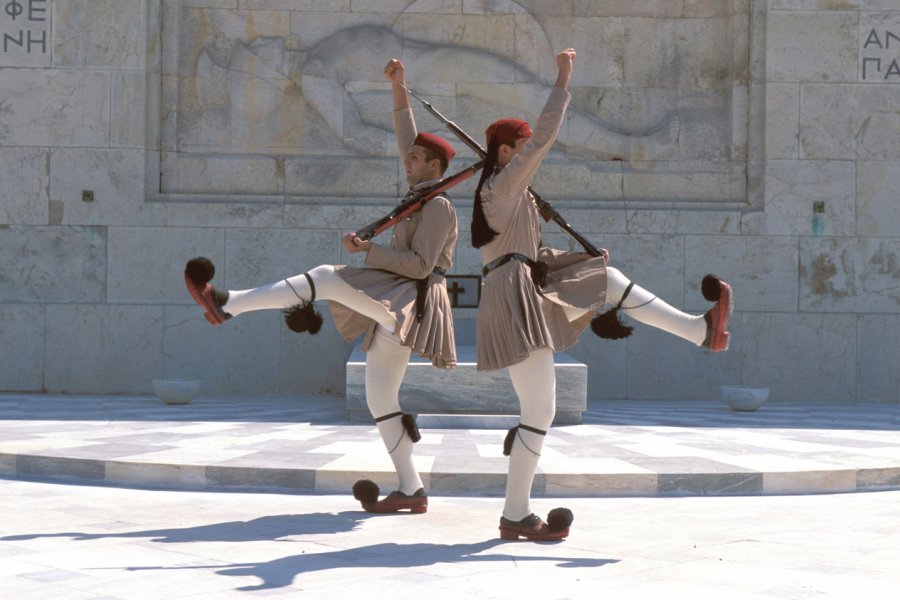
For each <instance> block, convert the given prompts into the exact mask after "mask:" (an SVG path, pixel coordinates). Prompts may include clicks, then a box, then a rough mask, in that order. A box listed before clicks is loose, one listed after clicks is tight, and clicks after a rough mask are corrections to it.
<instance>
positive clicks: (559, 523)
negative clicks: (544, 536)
mask: <svg viewBox="0 0 900 600" xmlns="http://www.w3.org/2000/svg"><path fill="white" fill-rule="evenodd" d="M574 520H575V515H573V514H572V511H571V510H569V509H568V508H554V509H553V510H551V511H550V512H549V513H547V527H549V528H550V531H563V530H566V529H568V528H569V525H571V524H572V521H574Z"/></svg>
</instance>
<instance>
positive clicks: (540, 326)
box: [472, 49, 732, 540]
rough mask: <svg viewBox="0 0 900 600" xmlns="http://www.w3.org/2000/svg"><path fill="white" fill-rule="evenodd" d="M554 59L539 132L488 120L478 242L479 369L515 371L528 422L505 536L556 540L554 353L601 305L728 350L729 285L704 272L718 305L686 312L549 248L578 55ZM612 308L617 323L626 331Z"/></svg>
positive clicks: (515, 440) (510, 482)
mask: <svg viewBox="0 0 900 600" xmlns="http://www.w3.org/2000/svg"><path fill="white" fill-rule="evenodd" d="M556 60H557V68H558V77H557V80H556V85H555V87H554V88H553V90H552V91H551V92H550V97H549V98H548V100H547V102H546V104H545V106H544V109H543V111H542V113H541V115H540V117H539V118H538V121H537V125H536V127H535V129H534V131H532V130H531V128H530V126H529V124H528V123H526V122H525V121H521V120H518V119H501V120H499V121H496V122H494V123H492V124H491V125H490V126H489V127H488V129H487V131H486V136H487V144H488V149H487V157H486V161H485V165H484V169H483V171H482V175H481V179H480V181H479V183H478V186H477V188H476V192H475V202H474V206H473V217H472V243H473V245H474V246H475V247H476V248H480V249H481V251H482V262H483V271H482V273H483V275H484V285H483V289H482V295H481V302H480V305H479V310H478V317H477V333H476V344H477V363H478V369H479V370H486V371H489V370H495V369H502V368H506V369H508V371H509V375H510V379H511V380H512V384H513V387H514V389H515V391H516V394H517V396H518V398H519V403H520V407H521V414H520V421H519V425H518V426H517V427H514V428H513V429H511V430H510V431H509V434H508V435H507V437H506V442H505V444H504V446H505V447H504V453H505V454H507V455H509V456H510V460H509V474H508V478H507V487H506V500H505V504H504V507H503V514H502V516H501V518H500V535H501V537H502V538H504V539H519V538H526V539H529V540H557V539H562V538H564V537H566V536H567V535H568V533H569V526H570V524H571V522H572V519H573V516H572V513H571V511H569V510H568V509H565V508H557V509H554V510H552V511H550V513H549V515H548V519H547V522H546V523H545V522H544V520H543V519H541V518H540V517H539V516H537V515H535V514H534V513H532V511H531V507H530V495H531V486H532V482H533V479H534V473H535V470H536V469H537V464H538V459H539V458H540V454H541V449H542V447H543V444H544V436H545V434H546V432H547V430H548V429H549V427H550V424H551V423H552V421H553V417H554V415H555V412H556V375H555V370H554V364H553V352H556V351H561V350H564V349H566V348H568V347H569V346H572V345H573V344H575V343H576V342H577V340H578V336H579V335H580V334H581V332H582V331H583V330H584V329H585V328H586V327H587V326H588V325H589V324H591V321H592V318H593V314H594V312H595V311H596V310H598V309H601V308H603V307H604V306H605V304H606V303H610V304H614V305H615V306H616V309H621V310H625V311H628V314H629V315H631V316H632V317H634V318H635V319H637V320H638V321H641V322H643V323H646V324H649V325H652V326H654V327H657V328H660V329H663V330H665V331H668V332H670V333H673V334H675V335H677V336H680V337H682V338H684V339H686V340H688V341H690V342H692V343H694V344H696V345H698V346H703V347H705V348H707V349H709V350H712V351H722V350H726V349H727V348H728V337H729V333H728V321H729V318H730V315H731V310H732V300H731V288H730V287H729V286H728V284H726V283H725V282H724V281H722V280H721V279H719V278H718V277H715V276H711V275H708V276H706V277H705V278H704V281H703V286H702V291H703V294H704V296H705V297H706V298H707V299H708V300H711V301H715V302H716V304H715V306H714V307H713V308H712V309H711V310H710V311H709V312H707V313H706V314H705V315H698V316H694V315H688V314H685V313H683V312H681V311H679V310H677V309H675V308H674V307H672V306H670V305H669V304H666V303H665V302H663V301H662V300H661V299H659V298H657V297H656V296H654V295H652V294H650V293H649V292H647V291H646V290H644V289H643V288H640V287H638V286H635V285H634V284H633V283H632V282H630V281H629V280H628V279H627V278H626V277H625V276H624V275H623V274H622V273H621V272H620V271H618V270H617V269H614V268H612V267H608V266H607V260H608V253H607V252H606V251H603V255H602V256H598V257H592V256H591V255H589V254H586V253H575V252H562V251H559V250H553V249H550V248H546V247H542V246H541V216H540V213H539V211H538V207H537V206H536V204H535V200H534V197H533V195H532V194H531V192H530V191H529V190H528V184H529V182H530V180H531V179H532V177H533V176H534V173H535V171H536V170H537V168H538V166H539V165H540V163H541V161H542V160H543V158H544V156H545V155H546V154H547V152H548V151H549V150H550V147H551V146H552V145H553V142H554V140H555V139H556V135H557V132H558V130H559V128H560V125H561V123H562V119H563V116H564V114H565V110H566V107H567V105H568V103H569V100H570V95H569V93H568V83H569V78H570V76H571V74H572V69H573V63H574V60H575V52H574V51H573V50H572V49H569V50H566V51H563V52H560V53H559V54H558V55H557V59H556ZM611 314H612V315H613V321H614V322H613V323H612V326H613V328H617V327H618V328H621V327H623V326H622V325H621V324H620V323H619V322H618V319H617V318H615V316H614V315H615V313H614V312H612V313H611ZM598 333H600V332H598ZM618 333H619V334H620V335H621V334H622V332H621V331H620V332H618ZM600 335H603V334H602V333H600ZM607 337H612V336H607Z"/></svg>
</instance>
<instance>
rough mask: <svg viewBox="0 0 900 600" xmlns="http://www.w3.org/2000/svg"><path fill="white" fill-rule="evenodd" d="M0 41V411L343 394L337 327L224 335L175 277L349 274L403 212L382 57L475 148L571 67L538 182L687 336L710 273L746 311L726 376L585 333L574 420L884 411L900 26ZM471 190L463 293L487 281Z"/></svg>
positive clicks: (669, 9) (263, 318)
mask: <svg viewBox="0 0 900 600" xmlns="http://www.w3.org/2000/svg"><path fill="white" fill-rule="evenodd" d="M0 39H2V45H0V180H2V182H3V185H2V186H0V353H2V360H0V390H10V391H11V390H15V391H44V390H46V391H51V392H72V393H86V392H96V393H118V392H128V393H148V392H149V391H150V379H152V378H154V377H159V376H197V377H201V378H203V379H204V380H205V381H206V386H205V390H206V393H217V394H290V393H300V392H303V393H310V392H311V393H324V394H334V395H342V394H343V391H344V389H343V387H344V381H345V378H344V361H345V359H346V358H347V356H348V355H349V354H350V347H349V346H348V345H347V344H346V343H344V342H343V340H341V339H340V337H339V336H338V335H337V334H336V333H335V332H334V329H333V328H332V327H329V326H328V324H326V326H325V327H324V328H323V330H322V332H321V333H320V334H319V335H318V336H316V337H315V338H310V337H301V336H297V335H295V334H292V333H291V332H289V331H288V330H287V329H286V328H285V327H284V326H283V325H282V324H281V322H280V316H279V315H278V314H277V313H274V312H272V313H256V314H251V315H247V316H246V317H241V318H240V319H236V320H234V321H231V322H229V323H228V324H227V325H226V326H224V327H220V328H215V329H213V328H211V327H209V326H208V324H207V323H206V322H205V320H204V319H203V317H202V312H201V311H199V310H198V309H197V308H196V307H195V306H194V305H193V304H192V303H191V301H190V298H189V297H188V295H187V293H186V291H185V290H184V286H183V283H182V280H181V268H182V265H183V263H184V261H185V260H186V259H187V258H190V257H192V256H195V255H201V254H202V255H206V256H209V257H210V258H212V259H213V260H214V261H215V262H216V264H217V265H218V266H219V272H218V275H217V282H219V283H220V284H221V285H222V286H224V287H228V288H245V287H252V286H256V285H260V284H263V283H268V282H270V281H273V280H275V279H279V278H281V277H284V276H285V275H289V274H295V273H298V272H302V271H305V270H308V269H310V268H312V267H314V266H316V265H318V264H322V263H345V262H353V260H351V259H350V257H348V256H346V255H345V254H344V253H343V252H342V247H341V244H340V235H341V233H343V232H345V231H347V230H352V229H355V228H358V227H360V226H362V225H365V224H366V223H368V222H370V221H372V220H373V219H375V218H377V217H378V216H380V215H381V214H383V213H384V212H386V210H388V209H389V207H390V206H392V204H393V203H394V202H395V201H396V198H397V196H398V195H400V194H402V192H403V191H404V190H403V187H404V185H403V179H402V177H401V172H400V169H399V162H398V160H397V151H396V149H395V148H394V141H393V136H392V132H391V124H390V113H389V107H390V91H389V86H388V85H387V83H386V82H385V81H384V79H383V76H382V74H381V71H382V68H383V66H384V63H385V62H386V61H387V59H388V58H391V57H400V58H402V59H403V60H404V62H405V63H406V65H407V78H408V80H409V82H410V84H411V85H412V86H413V87H414V89H416V90H417V91H418V92H420V93H421V94H423V95H424V96H426V97H427V98H428V100H429V101H430V102H432V103H433V104H434V106H435V107H436V108H438V110H440V111H441V112H443V113H444V114H446V115H447V116H448V117H449V118H451V119H453V120H455V121H456V122H457V123H458V124H459V125H460V126H461V127H463V129H465V130H467V131H468V132H469V133H470V134H472V135H473V136H474V137H476V138H478V139H480V137H481V132H482V131H483V130H484V128H485V126H486V125H487V124H488V123H489V122H491V121H492V120H494V119H495V118H498V117H500V116H505V115H517V116H521V117H523V118H528V119H534V117H535V116H536V114H537V113H539V111H540V107H541V105H542V103H543V100H544V98H545V97H546V95H547V92H548V90H549V86H550V85H552V80H553V77H554V74H555V65H554V61H553V56H554V53H555V51H557V50H559V49H562V48H564V47H567V46H573V47H575V48H576V50H577V51H578V60H577V61H576V71H575V75H574V78H573V80H572V96H573V100H572V106H571V109H570V111H569V114H568V117H567V121H566V123H565V124H564V126H563V128H562V130H561V132H560V136H559V139H558V142H557V144H556V145H555V147H554V149H553V151H552V152H551V154H550V155H549V156H548V157H547V159H546V160H545V162H544V164H543V166H542V168H541V170H540V172H539V174H538V175H537V177H536V179H535V181H534V185H535V187H536V188H537V189H539V190H540V191H541V192H542V194H543V195H544V196H545V197H546V198H547V199H549V200H551V201H552V202H553V203H554V205H555V206H556V207H557V208H558V209H559V210H560V212H562V213H563V214H564V215H565V216H566V218H567V219H568V220H569V221H570V222H571V223H573V224H575V225H576V228H577V229H578V230H579V231H580V232H581V233H583V234H584V235H585V236H586V237H588V238H589V239H591V240H593V241H595V243H596V244H598V245H602V246H605V247H607V248H609V249H610V250H611V251H612V256H613V264H614V265H615V266H617V267H618V268H620V269H622V270H623V271H624V272H625V273H626V274H628V275H629V276H630V277H632V278H633V279H634V280H636V281H637V282H638V283H640V284H641V285H643V286H645V287H647V288H648V289H650V290H652V291H654V292H655V293H657V294H659V295H660V296H661V297H662V298H664V299H666V300H667V301H669V302H670V303H671V304H673V305H675V306H677V307H680V308H683V309H685V310H688V311H692V312H696V313H700V312H703V311H705V310H706V309H707V307H708V303H706V302H705V301H704V300H703V299H702V297H701V295H700V293H699V282H700V280H701V279H702V277H703V275H704V274H705V273H707V272H715V273H718V274H721V275H723V276H724V277H726V278H727V279H729V280H730V281H731V282H733V284H734V289H735V295H736V317H735V326H734V328H733V330H734V331H733V342H732V349H731V351H729V352H728V353H725V354H719V355H711V354H707V353H705V352H704V351H702V350H698V349H696V348H693V347H692V346H690V345H688V344H686V343H684V342H682V341H680V340H677V339H675V338H672V337H670V336H667V335H665V334H662V333H660V332H656V331H653V330H650V329H647V328H643V327H640V326H639V327H638V329H637V330H636V332H635V334H634V335H633V336H632V337H631V338H629V339H628V340H626V341H621V342H609V341H602V340H599V339H597V338H595V337H593V336H592V335H591V334H589V333H588V334H585V335H584V336H583V337H582V340H581V342H580V344H579V345H578V346H577V347H576V348H574V349H573V350H571V351H570V353H571V354H573V355H574V356H576V357H577V358H579V359H580V360H582V361H584V362H585V363H587V364H588V365H589V367H590V369H589V382H588V385H589V388H588V395H589V398H591V399H595V400H601V399H604V398H712V397H715V395H716V393H717V392H716V389H717V386H718V385H719V384H724V383H745V384H749V385H767V386H769V387H771V389H772V399H773V400H782V401H786V400H815V401H835V402H870V401H875V402H898V401H900V392H898V390H900V379H898V378H900V376H898V374H897V370H896V369H894V368H892V366H893V365H892V360H893V359H892V357H896V356H897V355H898V354H900V341H898V340H900V265H898V257H900V216H898V214H900V213H898V211H897V204H898V201H900V197H898V191H897V190H898V189H900V94H898V92H900V6H898V5H897V2H896V0H843V1H841V2H833V1H826V0H768V1H765V0H629V1H628V2H620V1H617V0H616V1H604V2H594V1H590V0H561V1H555V2H544V1H540V0H518V1H514V0H378V1H375V0H328V1H325V0H290V1H289V0H182V1H174V0H171V1H170V0H91V1H87V0H3V1H2V2H0ZM416 113H417V119H418V123H419V125H420V128H421V129H423V130H428V131H433V132H441V131H442V130H441V126H440V124H439V123H438V122H437V121H436V120H435V119H434V118H433V117H431V116H430V115H428V114H427V113H426V112H425V111H424V110H421V108H420V107H418V106H417V107H416ZM454 143H455V144H456V145H457V148H458V150H459V158H458V159H457V161H456V164H457V165H458V166H462V165H463V164H465V163H467V162H468V161H472V160H474V157H473V154H472V153H471V151H470V150H469V149H468V148H466V147H465V146H464V145H463V144H461V143H457V142H455V141H454ZM473 188H474V182H471V181H470V182H467V183H466V184H464V185H462V186H460V187H459V188H458V189H457V190H454V192H453V194H452V195H453V197H454V198H455V199H456V200H457V207H458V212H459V217H460V224H461V229H462V232H461V233H462V235H461V243H460V247H459V250H458V253H457V257H456V261H455V265H454V269H453V272H454V273H457V274H474V273H477V272H478V270H479V268H480V256H479V253H478V252H477V251H475V250H473V249H472V248H470V247H468V244H467V243H466V242H467V236H468V233H467V232H468V224H469V221H470V218H471V214H470V210H469V206H470V200H469V199H470V198H471V193H472V190H473ZM84 191H90V192H92V193H93V198H92V199H91V200H86V199H85V197H84V195H83V192H84ZM545 238H546V241H547V243H550V244H552V245H555V246H557V247H564V248H570V249H573V250H574V249H577V245H576V244H575V243H574V242H573V241H572V240H571V239H570V238H569V237H568V236H566V235H565V234H564V233H562V232H561V231H559V229H558V228H557V227H556V226H554V225H548V226H547V230H546V236H545ZM473 314H474V312H473V311H472V310H468V309H466V310H461V311H459V314H458V315H457V318H458V319H460V320H461V321H463V322H464V323H462V324H461V326H460V330H461V331H469V330H470V329H471V327H469V325H470V323H469V321H470V320H471V319H472V318H473Z"/></svg>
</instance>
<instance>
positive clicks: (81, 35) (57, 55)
mask: <svg viewBox="0 0 900 600" xmlns="http://www.w3.org/2000/svg"><path fill="white" fill-rule="evenodd" d="M143 17H144V2H143V1H142V0H125V1H123V0H56V2H54V32H53V63H54V65H56V66H67V67H68V66H72V67H114V68H119V69H141V68H143V66H144V54H145V48H146V46H145V43H144V31H145V27H144V18H143Z"/></svg>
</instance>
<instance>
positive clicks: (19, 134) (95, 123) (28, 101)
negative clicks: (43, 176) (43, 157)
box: [0, 69, 109, 147]
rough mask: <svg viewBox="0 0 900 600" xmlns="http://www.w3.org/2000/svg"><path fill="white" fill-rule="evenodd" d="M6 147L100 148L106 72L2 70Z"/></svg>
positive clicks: (1, 129)
mask: <svg viewBox="0 0 900 600" xmlns="http://www.w3.org/2000/svg"><path fill="white" fill-rule="evenodd" d="M0 98H3V113H2V114H3V117H2V119H0V140H2V141H3V144H4V145H7V146H89V147H90V146H106V145H107V139H108V136H109V132H108V128H109V75H108V74H107V73H98V72H93V71H83V70H72V71H69V70H61V69H4V70H3V77H0Z"/></svg>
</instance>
